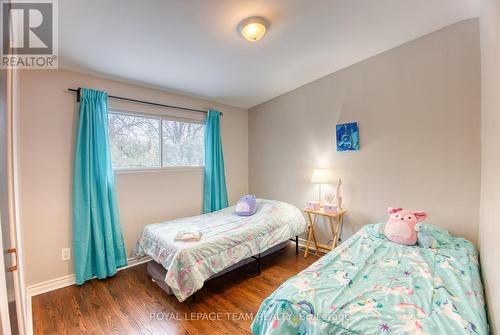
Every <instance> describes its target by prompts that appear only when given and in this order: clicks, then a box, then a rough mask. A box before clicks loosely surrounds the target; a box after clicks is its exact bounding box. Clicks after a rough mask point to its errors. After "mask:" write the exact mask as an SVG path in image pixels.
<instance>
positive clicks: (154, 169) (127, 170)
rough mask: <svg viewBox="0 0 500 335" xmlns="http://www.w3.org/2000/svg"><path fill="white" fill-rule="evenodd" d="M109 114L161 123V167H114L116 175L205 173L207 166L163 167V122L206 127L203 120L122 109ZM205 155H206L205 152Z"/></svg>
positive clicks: (114, 109)
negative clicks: (181, 172)
mask: <svg viewBox="0 0 500 335" xmlns="http://www.w3.org/2000/svg"><path fill="white" fill-rule="evenodd" d="M108 114H115V115H127V116H135V117H141V118H146V119H155V120H158V121H159V123H160V128H159V134H158V135H159V137H158V142H159V143H158V148H159V150H160V155H159V161H160V162H159V167H151V168H147V167H144V168H115V167H113V172H115V173H138V172H158V171H160V172H161V171H175V170H183V171H186V170H196V171H203V170H204V168H205V165H198V166H195V165H188V166H163V120H165V121H178V122H186V123H195V124H201V125H205V122H203V121H202V120H194V119H189V118H182V117H177V116H169V115H162V114H152V113H145V112H138V111H130V110H126V109H121V108H109V109H108ZM203 155H205V152H203ZM111 164H113V162H111Z"/></svg>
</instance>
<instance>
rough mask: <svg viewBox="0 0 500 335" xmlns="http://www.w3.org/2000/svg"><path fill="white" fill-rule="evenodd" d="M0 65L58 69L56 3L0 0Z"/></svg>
mask: <svg viewBox="0 0 500 335" xmlns="http://www.w3.org/2000/svg"><path fill="white" fill-rule="evenodd" d="M1 4H2V9H1V10H2V13H1V17H2V27H1V29H2V34H1V35H2V59H1V67H2V68H22V69H54V68H57V65H58V64H57V63H58V62H57V61H58V59H57V51H58V50H57V2H56V1H55V0H38V1H37V0H34V1H33V0H32V1H29V2H28V1H22V0H17V1H3V2H2V3H1Z"/></svg>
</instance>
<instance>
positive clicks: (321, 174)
mask: <svg viewBox="0 0 500 335" xmlns="http://www.w3.org/2000/svg"><path fill="white" fill-rule="evenodd" d="M332 182H333V176H332V170H331V169H314V171H313V175H312V177H311V183H313V184H319V203H320V205H321V185H322V184H330V183H332Z"/></svg>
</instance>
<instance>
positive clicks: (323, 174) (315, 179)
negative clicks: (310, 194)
mask: <svg viewBox="0 0 500 335" xmlns="http://www.w3.org/2000/svg"><path fill="white" fill-rule="evenodd" d="M332 182H333V171H332V170H331V169H314V171H313V175H312V177H311V183H313V184H330V183H332Z"/></svg>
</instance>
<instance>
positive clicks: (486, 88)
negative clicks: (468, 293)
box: [479, 0, 500, 334]
mask: <svg viewBox="0 0 500 335" xmlns="http://www.w3.org/2000/svg"><path fill="white" fill-rule="evenodd" d="M481 7H482V8H481V58H482V102H483V104H482V155H481V158H482V161H481V168H482V169H481V177H482V178H481V221H480V225H479V247H480V252H481V264H482V270H483V282H484V285H485V290H486V296H487V302H488V305H489V317H490V324H491V326H492V328H493V334H495V333H496V332H495V329H496V328H498V323H499V322H500V306H499V305H498V304H499V303H500V287H499V284H500V269H499V266H498V264H499V263H498V258H499V256H500V243H499V241H498V238H499V236H500V219H499V218H500V207H499V201H500V152H499V149H498V146H499V144H500V63H499V62H500V1H498V0H481Z"/></svg>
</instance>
